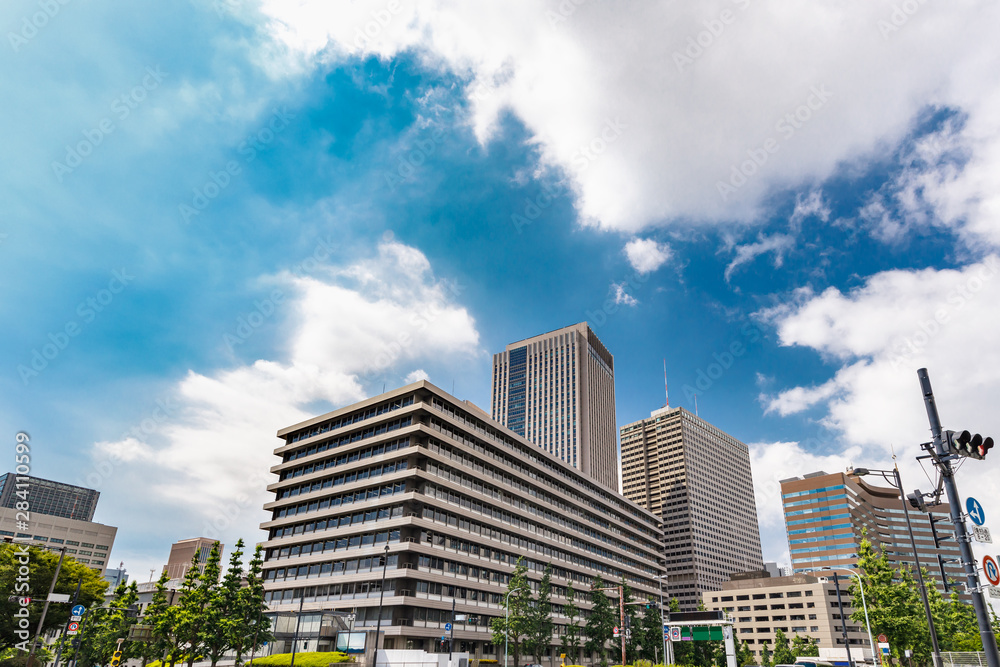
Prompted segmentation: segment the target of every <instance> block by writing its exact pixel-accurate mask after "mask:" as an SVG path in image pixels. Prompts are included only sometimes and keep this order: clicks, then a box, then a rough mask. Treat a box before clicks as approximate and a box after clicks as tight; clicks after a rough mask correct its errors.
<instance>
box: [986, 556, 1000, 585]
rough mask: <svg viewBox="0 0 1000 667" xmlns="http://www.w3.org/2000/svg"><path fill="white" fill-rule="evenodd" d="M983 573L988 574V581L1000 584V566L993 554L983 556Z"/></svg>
mask: <svg viewBox="0 0 1000 667" xmlns="http://www.w3.org/2000/svg"><path fill="white" fill-rule="evenodd" d="M983 573H985V574H986V580H987V581H989V582H990V583H991V584H993V585H994V586H1000V568H998V567H997V562H996V561H995V560H993V557H992V556H983Z"/></svg>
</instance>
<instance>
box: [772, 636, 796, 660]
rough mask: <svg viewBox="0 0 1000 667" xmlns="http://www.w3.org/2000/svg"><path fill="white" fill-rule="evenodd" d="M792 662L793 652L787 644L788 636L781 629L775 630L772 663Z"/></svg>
mask: <svg viewBox="0 0 1000 667" xmlns="http://www.w3.org/2000/svg"><path fill="white" fill-rule="evenodd" d="M793 662H795V654H793V653H792V649H791V648H790V647H789V646H788V637H786V636H785V633H784V632H783V631H782V630H780V629H779V630H776V631H775V633H774V664H776V665H790V664H792V663H793Z"/></svg>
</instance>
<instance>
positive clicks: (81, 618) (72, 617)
mask: <svg viewBox="0 0 1000 667" xmlns="http://www.w3.org/2000/svg"><path fill="white" fill-rule="evenodd" d="M69 620H71V621H82V620H83V616H70V617H69Z"/></svg>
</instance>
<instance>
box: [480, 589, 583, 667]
mask: <svg viewBox="0 0 1000 667" xmlns="http://www.w3.org/2000/svg"><path fill="white" fill-rule="evenodd" d="M563 615H564V616H565V617H566V618H568V619H569V622H568V623H567V624H566V633H565V634H563V638H562V652H563V653H565V654H566V659H567V660H569V661H570V662H572V661H574V660H576V659H577V658H579V657H580V623H579V621H578V620H577V619H578V617H579V615H580V610H579V609H578V608H577V606H576V591H575V590H574V589H573V581H572V580H570V582H569V583H568V584H567V585H566V604H564V605H563ZM480 662H482V661H480Z"/></svg>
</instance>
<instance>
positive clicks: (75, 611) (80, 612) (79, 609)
mask: <svg viewBox="0 0 1000 667" xmlns="http://www.w3.org/2000/svg"><path fill="white" fill-rule="evenodd" d="M85 611H87V608H86V607H84V606H83V605H82V604H78V605H76V606H75V607H73V615H74V616H83V612H85Z"/></svg>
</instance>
